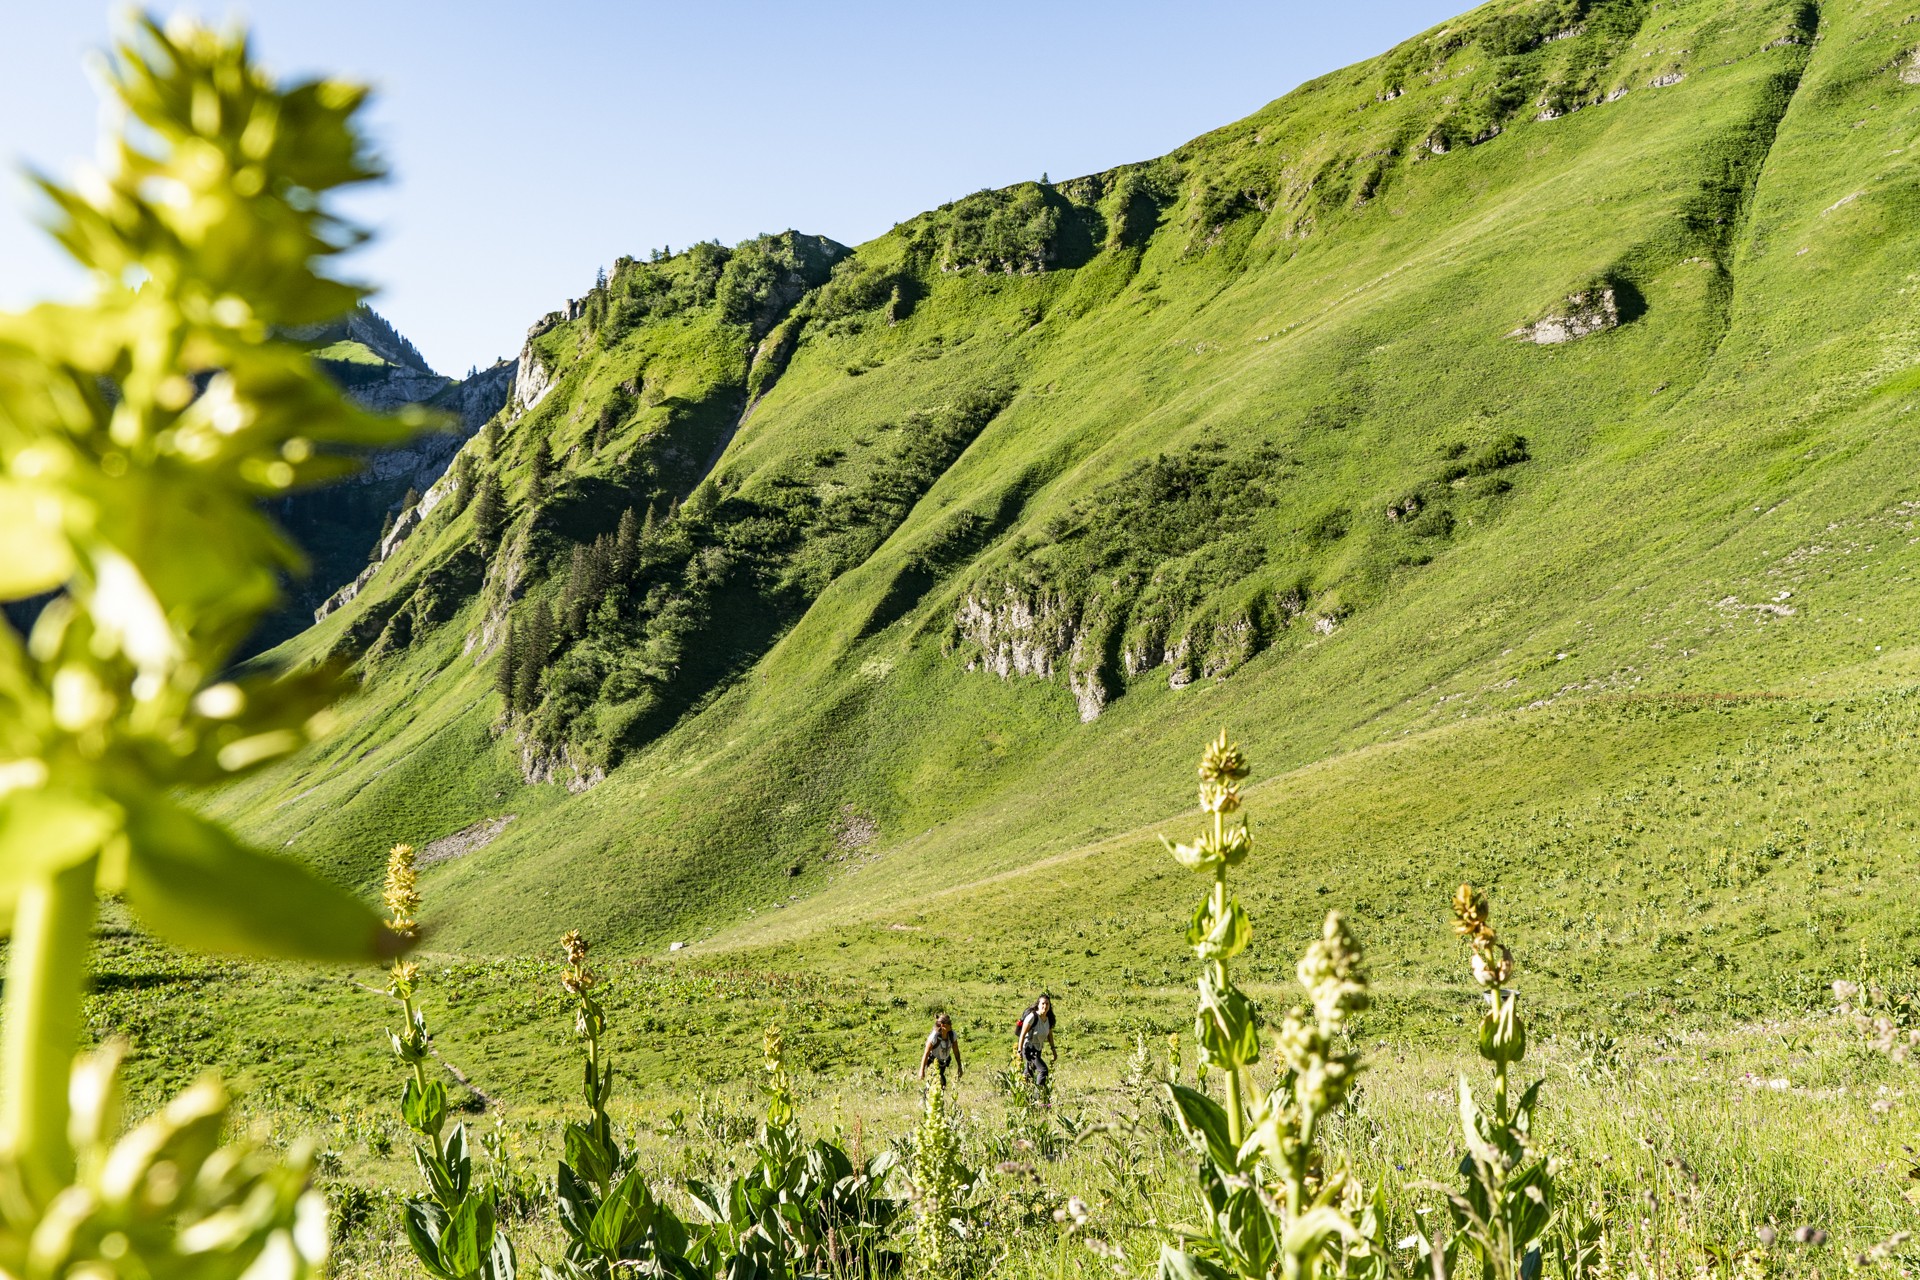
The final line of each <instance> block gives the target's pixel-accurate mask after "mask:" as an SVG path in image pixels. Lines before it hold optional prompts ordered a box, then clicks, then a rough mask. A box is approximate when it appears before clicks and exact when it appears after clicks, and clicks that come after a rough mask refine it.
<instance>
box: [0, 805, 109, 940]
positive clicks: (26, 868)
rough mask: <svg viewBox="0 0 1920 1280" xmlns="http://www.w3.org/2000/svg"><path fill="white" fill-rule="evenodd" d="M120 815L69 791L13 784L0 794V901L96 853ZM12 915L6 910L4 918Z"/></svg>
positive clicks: (8, 898)
mask: <svg viewBox="0 0 1920 1280" xmlns="http://www.w3.org/2000/svg"><path fill="white" fill-rule="evenodd" d="M123 818H124V815H123V814H122V813H121V811H120V808H119V806H117V805H115V804H113V803H111V802H110V801H108V800H105V799H103V798H100V797H97V796H89V795H83V794H80V793H77V792H73V791H65V790H49V789H46V788H43V787H17V788H15V789H14V790H12V791H7V792H4V793H0V904H4V905H11V903H12V900H13V896H14V894H15V892H17V890H18V889H19V887H20V885H21V884H23V883H24V882H26V881H27V880H30V879H35V878H37V877H40V876H45V875H49V874H51V873H53V872H55V871H63V870H65V869H66V868H68V867H70V866H73V865H74V864H75V863H78V862H80V861H82V860H83V859H85V858H87V857H89V856H90V855H92V854H95V853H98V852H100V848H101V846H102V845H104V844H105V843H106V842H107V841H108V840H109V839H111V838H112V837H113V836H114V835H115V834H116V833H117V832H118V831H119V830H120V826H121V823H122V821H123ZM12 917H13V913H12V912H11V911H8V912H7V913H6V919H7V920H9V921H11V919H12ZM4 927H5V926H4V925H0V929H4Z"/></svg>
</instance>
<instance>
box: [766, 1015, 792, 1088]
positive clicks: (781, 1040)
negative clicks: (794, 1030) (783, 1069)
mask: <svg viewBox="0 0 1920 1280" xmlns="http://www.w3.org/2000/svg"><path fill="white" fill-rule="evenodd" d="M760 1053H761V1055H762V1056H764V1057H765V1058H766V1060H767V1073H768V1074H769V1075H777V1074H779V1071H780V1063H781V1061H782V1060H783V1059H784V1058H785V1057H786V1055H787V1042H786V1039H785V1037H783V1036H782V1035H781V1034H780V1027H779V1024H777V1023H772V1022H770V1023H768V1024H767V1030H766V1034H765V1035H763V1036H761V1037H760Z"/></svg>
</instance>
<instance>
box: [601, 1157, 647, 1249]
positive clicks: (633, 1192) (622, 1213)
mask: <svg viewBox="0 0 1920 1280" xmlns="http://www.w3.org/2000/svg"><path fill="white" fill-rule="evenodd" d="M652 1219H653V1196H652V1195H651V1194H650V1193H649V1192H648V1191H647V1180H646V1179H645V1178H644V1177H642V1176H641V1173H640V1171H639V1170H638V1169H635V1170H633V1171H632V1172H631V1173H629V1174H627V1176H626V1177H624V1178H622V1179H620V1185H619V1186H617V1187H615V1188H614V1189H613V1192H612V1194H610V1195H609V1196H608V1197H607V1201H606V1203H605V1204H603V1205H601V1206H600V1211H599V1212H598V1213H596V1214H594V1215H593V1222H592V1223H591V1224H590V1225H589V1226H588V1227H587V1243H588V1244H590V1245H591V1246H593V1248H595V1249H597V1250H599V1251H600V1252H601V1253H603V1254H605V1255H606V1256H607V1257H609V1258H617V1257H619V1256H620V1253H621V1251H622V1250H623V1249H625V1248H626V1247H627V1246H628V1245H630V1244H632V1243H633V1242H634V1241H636V1240H638V1239H639V1238H640V1237H641V1236H642V1235H644V1234H645V1233H646V1230H647V1227H648V1226H649V1225H650V1224H651V1222H652Z"/></svg>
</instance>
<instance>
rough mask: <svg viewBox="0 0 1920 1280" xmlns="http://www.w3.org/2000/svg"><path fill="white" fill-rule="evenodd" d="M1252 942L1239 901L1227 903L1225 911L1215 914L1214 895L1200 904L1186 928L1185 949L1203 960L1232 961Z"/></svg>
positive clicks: (1251, 931) (1251, 935)
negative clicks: (1188, 949)
mask: <svg viewBox="0 0 1920 1280" xmlns="http://www.w3.org/2000/svg"><path fill="white" fill-rule="evenodd" d="M1252 941H1253V924H1252V922H1251V921H1250V920H1249V919H1248V918H1247V913H1246V911H1245V910H1243V909H1242V908H1241V906H1240V900H1239V899H1238V898H1229V899H1228V900H1227V906H1226V910H1225V911H1224V912H1219V913H1216V912H1215V911H1214V909H1213V895H1212V894H1208V895H1207V896H1206V897H1204V898H1202V899H1201V900H1200V905H1199V906H1197V907H1195V908H1194V910H1193V919H1192V921H1191V922H1189V923H1188V925H1187V945H1188V946H1190V947H1192V948H1193V950H1194V953H1195V954H1196V955H1198V956H1199V957H1200V958H1201V959H1202V960H1231V959H1232V958H1233V957H1235V956H1237V955H1239V954H1240V953H1241V952H1242V951H1245V950H1246V949H1247V944H1248V943H1250V942H1252Z"/></svg>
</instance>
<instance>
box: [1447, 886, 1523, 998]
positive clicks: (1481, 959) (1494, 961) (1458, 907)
mask: <svg viewBox="0 0 1920 1280" xmlns="http://www.w3.org/2000/svg"><path fill="white" fill-rule="evenodd" d="M1453 931H1454V932H1455V933H1457V934H1459V935H1460V936H1461V937H1462V938H1464V939H1465V940H1466V943H1467V947H1468V948H1469V950H1470V951H1471V952H1472V955H1471V958H1470V959H1469V964H1470V966H1471V968H1472V970H1473V980H1474V981H1475V982H1477V983H1479V984H1480V985H1481V986H1483V987H1485V988H1486V989H1487V990H1488V991H1498V990H1499V989H1500V988H1501V987H1503V986H1505V985H1506V984H1507V982H1508V980H1509V979H1511V978H1512V977H1513V952H1511V951H1509V950H1508V949H1507V948H1506V947H1505V946H1503V945H1502V944H1501V942H1500V938H1499V936H1498V935H1497V934H1496V933H1494V930H1493V922H1492V919H1491V916H1490V913H1489V910H1488V907H1487V895H1486V894H1485V893H1483V892H1481V891H1480V890H1477V889H1475V888H1474V887H1473V886H1472V885H1470V884H1463V885H1461V886H1460V888H1459V891H1458V892H1456V893H1455V894H1454V895H1453Z"/></svg>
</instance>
